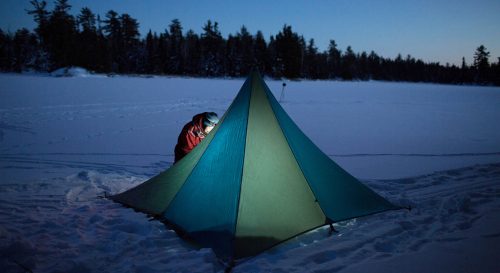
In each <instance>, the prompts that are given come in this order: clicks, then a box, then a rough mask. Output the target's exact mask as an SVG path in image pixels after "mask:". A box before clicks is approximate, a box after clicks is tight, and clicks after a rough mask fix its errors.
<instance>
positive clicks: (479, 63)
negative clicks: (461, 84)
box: [474, 45, 490, 84]
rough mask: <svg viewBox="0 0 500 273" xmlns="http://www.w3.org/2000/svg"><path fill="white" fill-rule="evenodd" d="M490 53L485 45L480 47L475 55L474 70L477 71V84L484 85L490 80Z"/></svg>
mask: <svg viewBox="0 0 500 273" xmlns="http://www.w3.org/2000/svg"><path fill="white" fill-rule="evenodd" d="M489 57H490V53H489V52H488V51H486V47H484V46H483V45H481V46H479V47H478V48H477V49H476V52H475V53H474V68H475V69H476V77H475V81H476V82H477V83H481V84H484V83H486V81H487V80H488V72H489V68H490V63H489V61H488V58H489Z"/></svg>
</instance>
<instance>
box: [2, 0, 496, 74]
mask: <svg viewBox="0 0 500 273" xmlns="http://www.w3.org/2000/svg"><path fill="white" fill-rule="evenodd" d="M29 2H30V1H29V0H0V28H1V29H2V30H4V31H10V32H15V31H16V30H17V29H19V28H22V27H26V28H28V29H34V27H35V23H34V22H33V18H32V17H31V16H29V15H28V14H27V13H26V11H25V10H26V9H30V8H31V5H30V3H29ZM47 2H48V8H49V10H50V9H52V7H53V2H54V1H52V0H47ZM69 3H70V4H71V5H72V9H71V13H72V14H74V15H76V14H78V13H79V11H80V10H81V8H82V7H89V8H90V9H91V10H92V11H93V12H94V13H96V14H99V15H101V17H102V18H104V15H105V14H106V12H107V11H109V10H111V9H112V10H114V11H116V12H118V13H119V14H123V13H128V14H130V15H131V16H132V17H133V18H135V19H137V20H138V22H139V23H140V32H141V34H142V35H143V36H145V35H146V33H147V32H148V31H149V30H152V31H153V32H157V33H161V32H164V31H165V29H167V28H168V25H169V24H170V23H171V21H172V20H173V19H179V20H180V21H181V23H182V26H183V29H184V32H186V31H187V30H189V29H192V30H194V31H195V32H196V33H198V34H201V33H202V27H203V25H204V24H205V23H206V22H207V20H209V19H210V20H212V21H216V22H218V23H219V29H220V31H221V33H222V35H223V36H224V37H227V35H229V34H235V33H237V32H238V31H239V30H240V28H241V26H242V25H245V26H246V27H247V29H248V30H249V31H250V33H252V34H255V33H256V32H257V31H258V30H260V31H262V33H263V34H264V37H266V39H267V40H268V41H269V37H270V36H271V35H276V34H277V33H278V32H279V31H280V30H282V28H283V26H284V25H285V24H287V25H290V26H292V30H293V31H295V32H297V33H298V34H300V35H303V36H304V38H305V39H306V40H309V39H311V38H312V39H314V40H315V44H316V46H317V47H318V48H319V50H321V51H323V50H326V49H327V48H328V45H329V41H330V40H335V41H336V43H337V44H338V46H339V48H340V49H341V50H345V49H346V48H347V46H349V45H350V46H351V47H352V49H353V50H354V51H355V52H362V51H366V52H368V53H369V52H370V51H372V50H373V51H375V52H376V53H377V54H379V55H381V56H384V57H388V58H395V57H396V56H397V55H398V54H399V53H400V54H401V55H402V56H403V57H405V56H406V55H408V54H409V55H411V56H412V57H415V58H418V59H422V60H424V61H426V62H440V63H441V64H446V63H450V64H456V65H460V64H461V62H462V57H465V60H466V62H467V63H468V64H471V63H472V62H473V55H474V52H475V50H476V48H477V47H479V46H480V45H484V46H485V47H486V48H487V50H488V51H489V52H490V61H491V62H497V61H498V57H500V0H418V1H417V0H330V1H328V0H309V1H306V0H303V1H299V0H297V1H292V0H288V1H283V0H272V1H269V0H252V1H234V0H233V1H230V0H225V1H223V0H183V1H179V0H69Z"/></svg>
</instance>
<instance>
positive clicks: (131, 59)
mask: <svg viewBox="0 0 500 273" xmlns="http://www.w3.org/2000/svg"><path fill="white" fill-rule="evenodd" d="M119 20H120V24H121V30H122V41H121V44H122V49H123V51H122V55H121V56H120V58H119V66H120V72H122V73H132V72H137V67H138V65H139V62H140V60H141V59H142V58H141V56H140V52H139V45H140V43H139V23H138V22H137V20H136V19H134V18H132V16H130V15H129V14H126V13H124V14H122V15H121V16H120V17H119Z"/></svg>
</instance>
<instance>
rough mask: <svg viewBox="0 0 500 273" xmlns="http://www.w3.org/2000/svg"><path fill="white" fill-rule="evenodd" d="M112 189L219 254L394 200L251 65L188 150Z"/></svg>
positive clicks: (386, 206)
mask: <svg viewBox="0 0 500 273" xmlns="http://www.w3.org/2000/svg"><path fill="white" fill-rule="evenodd" d="M110 198H111V199H112V200H114V201H116V202H119V203H122V204H124V205H126V206H129V207H132V208H134V209H136V210H138V211H142V212H145V213H149V214H152V215H155V216H157V217H159V218H161V219H164V220H165V221H167V222H168V223H170V224H172V225H173V226H174V227H175V229H177V230H178V231H181V232H182V233H183V234H185V235H187V236H188V237H189V238H191V239H193V240H194V241H195V242H197V243H199V244H200V245H202V246H205V247H211V248H212V249H213V250H214V252H215V253H216V254H217V255H218V256H219V257H221V258H224V259H239V258H243V257H248V256H253V255H256V254H258V253H260V252H262V251H264V250H266V249H269V248H271V247H272V246H274V245H276V244H279V243H280V242H283V241H285V240H287V239H290V238H292V237H294V236H296V235H298V234H301V233H304V232H306V231H308V230H311V229H314V228H317V227H319V226H322V225H325V224H328V223H332V222H337V221H342V220H346V219H351V218H355V217H359V216H364V215H369V214H374V213H378V212H382V211H386V210H391V209H399V207H397V206H394V205H393V204H391V203H390V202H389V201H387V200H386V199H384V198H383V197H381V196H380V195H378V194H377V193H375V192H374V191H372V190H371V189H369V188H368V187H366V186H365V185H363V184H362V183H361V182H360V181H358V180H357V179H356V178H355V177H353V176H352V175H350V174H349V173H347V172H346V171H345V170H343V169H342V168H341V167H340V166H339V165H337V164H336V163H335V162H333V161H332V160H331V159H330V158H329V157H328V156H327V155H325V154H324V153H323V152H322V151H321V150H320V149H319V148H318V147H317V146H316V145H314V143H313V142H312V141H311V140H310V139H309V138H308V137H307V136H306V135H305V134H304V133H303V132H302V131H301V130H300V129H299V127H298V126H297V125H296V124H295V123H294V122H293V120H292V119H291V118H290V117H289V116H288V114H287V113H286V112H285V111H284V109H283V108H282V107H281V106H280V104H279V103H278V101H277V100H276V98H275V97H274V96H273V94H272V93H271V91H270V90H269V88H268V87H267V85H266V84H265V82H264V80H263V79H262V78H261V76H260V74H259V73H258V72H257V71H253V72H252V73H251V74H250V76H249V77H248V78H247V79H246V81H245V83H244V84H243V86H242V88H241V89H240V91H239V93H238V95H237V96H236V98H235V100H234V101H233V103H232V104H231V106H230V107H229V109H228V110H227V112H226V113H225V114H224V116H223V117H222V118H221V121H220V122H219V124H218V125H217V126H216V127H215V128H214V130H212V132H211V133H210V134H209V135H208V136H207V137H206V138H205V139H204V140H203V141H202V142H201V143H200V144H199V145H198V146H197V147H195V148H194V149H193V150H192V151H191V153H189V154H188V155H186V156H185V157H184V158H183V159H182V160H180V161H179V162H177V163H176V164H175V165H173V166H172V167H171V168H169V169H168V170H166V171H164V172H162V173H160V174H159V175H157V176H155V177H153V178H151V179H150V180H148V181H146V182H144V183H143V184H140V185H139V186H137V187H134V188H132V189H130V190H127V191H125V192H123V193H120V194H117V195H114V196H111V197H110Z"/></svg>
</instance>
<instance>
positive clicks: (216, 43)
mask: <svg viewBox="0 0 500 273" xmlns="http://www.w3.org/2000/svg"><path fill="white" fill-rule="evenodd" d="M203 31H204V33H203V34H202V35H201V52H202V55H201V66H202V72H203V74H204V75H205V76H221V75H223V74H224V71H223V52H224V43H225V41H224V39H223V38H222V35H221V33H220V31H219V24H218V23H217V22H215V23H214V24H212V21H210V20H208V21H207V23H206V24H205V26H204V27H203Z"/></svg>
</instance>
